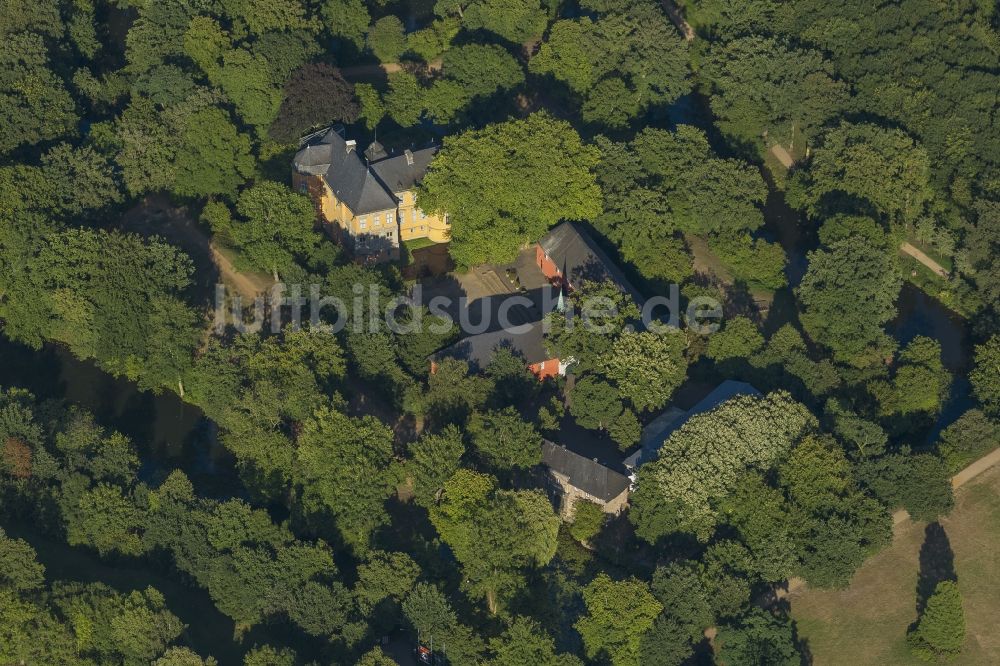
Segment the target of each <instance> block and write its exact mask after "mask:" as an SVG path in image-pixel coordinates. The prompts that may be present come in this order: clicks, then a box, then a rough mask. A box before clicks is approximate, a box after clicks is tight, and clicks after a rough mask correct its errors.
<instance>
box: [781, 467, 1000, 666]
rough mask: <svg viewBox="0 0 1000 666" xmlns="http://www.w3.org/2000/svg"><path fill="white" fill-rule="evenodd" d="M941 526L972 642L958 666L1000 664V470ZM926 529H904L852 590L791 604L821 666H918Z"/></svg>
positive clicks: (964, 496)
mask: <svg viewBox="0 0 1000 666" xmlns="http://www.w3.org/2000/svg"><path fill="white" fill-rule="evenodd" d="M955 500H956V504H955V509H954V510H953V511H952V513H951V515H950V516H948V517H947V518H944V519H942V520H941V521H940V522H941V525H942V527H944V529H945V532H946V533H947V536H948V539H949V541H950V543H951V549H952V551H953V552H954V554H955V572H956V574H957V575H958V584H959V587H960V588H961V590H962V595H963V599H964V606H965V621H966V641H965V646H964V648H963V650H962V654H961V656H959V657H958V659H956V660H955V661H954V662H952V663H955V664H963V665H964V664H969V665H978V664H983V665H984V666H985V665H986V664H998V663H1000V632H998V631H997V626H998V625H1000V468H997V467H995V468H993V469H992V470H990V471H988V472H985V473H984V474H982V475H981V476H979V477H978V478H976V479H974V480H972V481H971V482H969V483H968V484H967V485H966V486H964V487H962V488H961V489H959V490H958V491H957V492H956V497H955ZM924 527H925V525H924V523H904V524H903V525H901V526H899V527H898V528H897V530H896V537H895V540H894V542H893V544H892V545H891V546H890V547H889V548H887V549H885V550H884V551H882V552H881V553H879V554H878V555H876V556H875V557H873V558H872V559H870V560H869V561H868V562H867V563H866V564H865V565H864V566H863V567H862V568H861V570H860V571H858V573H857V574H856V575H855V577H854V580H853V581H852V583H851V586H850V587H849V588H848V589H846V590H839V591H820V590H806V591H805V592H802V593H800V594H798V595H795V596H793V597H792V598H791V607H792V617H793V618H794V619H795V620H796V622H797V623H798V630H799V635H800V636H801V637H802V638H803V639H805V640H806V641H807V643H808V647H809V650H810V652H811V653H812V656H813V663H814V664H816V666H825V665H828V664H830V665H837V664H843V665H844V666H867V665H868V664H879V665H880V666H893V665H895V664H900V665H902V664H914V663H918V664H919V663H921V662H919V661H917V660H916V659H915V658H914V657H913V656H912V655H911V654H910V652H909V650H908V649H907V646H906V630H907V627H908V626H909V625H910V623H911V622H913V621H914V620H915V619H916V609H915V603H916V585H917V575H918V570H919V553H920V547H921V544H922V543H923V539H924Z"/></svg>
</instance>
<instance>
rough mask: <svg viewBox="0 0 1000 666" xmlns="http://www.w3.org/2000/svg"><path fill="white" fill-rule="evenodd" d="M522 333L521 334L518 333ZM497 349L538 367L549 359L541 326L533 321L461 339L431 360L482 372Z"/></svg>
mask: <svg viewBox="0 0 1000 666" xmlns="http://www.w3.org/2000/svg"><path fill="white" fill-rule="evenodd" d="M522 328H523V329H524V330H521V329H522ZM500 348H507V349H510V350H511V351H512V352H514V353H515V354H517V355H518V356H521V357H523V358H524V361H525V363H527V364H532V363H540V362H542V361H547V360H549V359H550V358H552V355H551V354H549V353H548V352H547V351H546V350H545V336H544V324H543V323H542V322H541V321H536V322H532V323H528V324H524V325H522V326H516V327H514V328H513V329H511V330H507V329H501V330H497V331H488V332H486V333H480V334H478V335H470V336H469V337H466V338H462V339H461V340H459V341H458V342H456V343H455V344H453V345H451V346H450V347H445V348H444V349H442V350H441V351H439V352H437V353H435V354H434V355H433V356H431V359H432V360H434V361H441V360H442V359H446V358H454V359H459V360H463V361H468V362H469V365H471V366H473V367H474V368H475V369H478V370H482V369H484V368H485V367H486V366H487V365H489V363H490V360H491V359H492V358H493V354H494V352H496V350H497V349H500Z"/></svg>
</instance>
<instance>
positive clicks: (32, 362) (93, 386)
mask: <svg viewBox="0 0 1000 666" xmlns="http://www.w3.org/2000/svg"><path fill="white" fill-rule="evenodd" d="M0 386H2V387H4V388H9V387H20V388H25V389H28V390H29V391H31V392H32V393H34V394H35V396H36V397H38V398H40V399H55V400H64V401H66V402H67V403H70V404H74V405H78V406H80V407H82V408H84V409H86V410H87V411H89V412H91V413H93V414H94V417H95V418H96V419H97V421H98V423H100V424H101V425H102V426H104V427H105V428H108V429H113V430H117V431H119V432H121V433H123V434H125V435H128V436H129V437H130V438H131V439H132V441H133V442H134V443H135V445H136V447H137V448H138V450H139V453H140V456H141V458H142V468H141V470H140V477H141V478H142V479H144V480H149V479H151V478H154V477H155V476H156V475H158V474H160V473H163V472H169V471H170V470H172V469H175V468H180V469H182V470H183V471H184V472H185V473H186V474H187V475H188V476H190V477H191V479H192V481H193V482H194V483H195V485H196V486H197V487H198V488H199V491H200V492H202V493H203V494H210V495H212V496H219V495H226V494H232V491H233V489H234V488H238V487H239V482H238V480H237V479H236V473H235V468H234V465H233V459H232V456H231V454H229V452H228V451H226V449H225V448H224V447H223V446H222V445H221V444H220V442H219V439H218V437H217V427H216V426H215V424H214V423H213V422H212V421H210V420H209V419H208V418H206V417H205V415H204V414H203V413H202V411H201V410H200V409H198V408H197V407H196V406H194V405H191V404H188V403H185V402H184V401H183V400H181V399H180V397H178V396H177V395H176V394H175V393H173V392H170V391H164V392H163V393H161V394H159V395H155V394H153V393H151V392H148V391H140V390H139V388H138V387H137V386H136V385H135V384H134V383H132V382H130V381H129V380H128V379H125V378H116V377H112V376H111V375H109V374H108V373H106V372H104V371H103V370H101V369H100V368H98V367H97V365H96V364H95V363H94V362H92V361H81V360H79V359H77V358H76V357H75V356H73V355H72V354H71V353H70V351H69V350H68V349H66V348H65V347H63V346H61V345H57V344H46V345H45V346H43V347H42V348H41V349H39V350H35V349H31V348H30V347H27V346H25V345H22V344H19V343H16V342H12V341H11V340H9V339H7V338H6V337H4V336H2V335H0ZM234 484H235V485H234Z"/></svg>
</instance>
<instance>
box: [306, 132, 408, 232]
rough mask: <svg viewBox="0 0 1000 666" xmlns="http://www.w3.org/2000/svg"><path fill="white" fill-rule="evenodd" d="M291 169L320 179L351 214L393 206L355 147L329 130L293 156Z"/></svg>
mask: <svg viewBox="0 0 1000 666" xmlns="http://www.w3.org/2000/svg"><path fill="white" fill-rule="evenodd" d="M294 165H295V168H296V169H297V170H298V171H300V172H302V173H307V174H310V175H314V176H322V177H323V180H325V181H326V184H327V185H329V186H330V189H331V190H332V191H333V193H334V195H335V196H336V197H337V199H339V200H340V201H342V202H343V203H344V204H345V205H346V206H347V207H348V208H350V209H351V211H352V212H353V213H354V214H355V215H364V214H365V213H373V212H375V211H379V210H387V209H390V208H395V207H396V198H395V197H394V196H393V195H392V193H390V192H388V191H387V190H386V188H385V187H384V186H383V185H382V183H380V182H379V180H378V178H376V177H375V175H374V174H373V173H372V172H371V170H370V169H369V168H368V166H367V165H366V164H365V162H364V160H362V159H361V156H360V155H358V151H357V147H356V146H349V145H348V143H347V141H345V140H344V137H342V136H341V135H340V134H339V133H338V132H337V131H336V130H335V129H333V128H331V129H329V130H327V131H326V133H325V134H323V135H322V136H320V137H317V138H316V139H313V140H312V141H310V143H308V144H307V145H305V146H304V147H303V148H302V149H301V150H299V152H298V153H296V154H295V160H294Z"/></svg>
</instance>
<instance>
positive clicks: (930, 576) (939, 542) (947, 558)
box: [911, 522, 958, 628]
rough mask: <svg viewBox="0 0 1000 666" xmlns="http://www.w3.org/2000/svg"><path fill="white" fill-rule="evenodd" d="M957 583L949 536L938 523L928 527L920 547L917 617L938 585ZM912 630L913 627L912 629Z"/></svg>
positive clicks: (922, 611)
mask: <svg viewBox="0 0 1000 666" xmlns="http://www.w3.org/2000/svg"><path fill="white" fill-rule="evenodd" d="M946 580H950V581H957V580H958V576H957V575H956V574H955V554H954V553H953V552H952V550H951V542H950V541H949V540H948V534H947V533H946V532H945V531H944V528H943V527H941V524H940V523H938V522H933V523H930V524H929V525H927V527H926V529H925V530H924V544H923V545H922V546H921V547H920V575H919V577H918V578H917V617H918V618H919V617H920V616H921V615H923V613H924V609H925V608H926V606H927V600H928V599H929V598H930V596H931V595H932V594H934V589H935V588H936V587H937V585H938V583H941V582H943V581H946ZM911 628H912V627H911Z"/></svg>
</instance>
